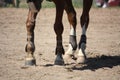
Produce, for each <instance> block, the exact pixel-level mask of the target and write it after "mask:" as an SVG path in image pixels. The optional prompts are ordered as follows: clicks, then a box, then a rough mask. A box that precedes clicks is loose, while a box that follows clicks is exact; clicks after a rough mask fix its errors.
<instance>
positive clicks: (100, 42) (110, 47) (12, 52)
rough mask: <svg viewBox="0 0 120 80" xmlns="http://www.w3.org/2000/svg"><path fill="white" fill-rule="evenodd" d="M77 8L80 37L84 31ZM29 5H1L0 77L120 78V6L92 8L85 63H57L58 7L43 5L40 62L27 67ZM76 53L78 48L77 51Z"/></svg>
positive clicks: (4, 79) (39, 20) (26, 79)
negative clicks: (55, 63)
mask: <svg viewBox="0 0 120 80" xmlns="http://www.w3.org/2000/svg"><path fill="white" fill-rule="evenodd" d="M76 11H77V20H78V21H77V23H78V24H77V41H79V38H80V35H81V27H80V24H79V22H80V21H79V16H80V15H81V11H82V9H76ZM27 13H28V9H16V8H0V80H120V8H106V9H101V8H99V9H98V8H92V9H91V11H90V24H89V28H88V30H87V37H88V38H87V49H86V54H87V57H88V63H86V64H84V65H73V64H70V65H66V66H56V65H54V60H55V55H54V54H55V46H56V40H55V37H56V36H55V33H54V30H53V24H54V19H55V9H54V8H53V9H42V10H41V11H40V13H39V14H38V17H37V21H36V28H35V44H36V51H35V57H36V60H37V66H33V67H24V61H25V60H24V59H25V56H26V53H25V50H24V48H25V45H26V27H25V22H26V18H27ZM63 24H64V33H63V44H64V48H65V51H66V50H67V49H68V43H69V41H68V40H69V29H70V28H69V26H70V25H69V23H68V20H67V15H66V13H64V17H63ZM76 54H77V51H76Z"/></svg>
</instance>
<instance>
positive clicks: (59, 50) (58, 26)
mask: <svg viewBox="0 0 120 80" xmlns="http://www.w3.org/2000/svg"><path fill="white" fill-rule="evenodd" d="M54 3H55V5H56V19H55V24H54V31H55V33H56V52H55V53H56V55H57V56H56V59H55V62H54V63H55V64H56V65H63V64H64V60H63V56H62V54H64V48H63V45H62V33H63V23H62V16H63V11H64V4H63V0H54Z"/></svg>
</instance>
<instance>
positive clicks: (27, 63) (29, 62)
mask: <svg viewBox="0 0 120 80" xmlns="http://www.w3.org/2000/svg"><path fill="white" fill-rule="evenodd" d="M25 65H26V66H35V65H36V60H35V59H32V60H26V61H25Z"/></svg>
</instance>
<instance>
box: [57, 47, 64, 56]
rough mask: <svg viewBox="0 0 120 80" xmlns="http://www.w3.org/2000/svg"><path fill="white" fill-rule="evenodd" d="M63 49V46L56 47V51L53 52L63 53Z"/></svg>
mask: <svg viewBox="0 0 120 80" xmlns="http://www.w3.org/2000/svg"><path fill="white" fill-rule="evenodd" d="M64 53H65V51H64V48H63V47H57V48H56V51H55V54H56V55H57V54H64Z"/></svg>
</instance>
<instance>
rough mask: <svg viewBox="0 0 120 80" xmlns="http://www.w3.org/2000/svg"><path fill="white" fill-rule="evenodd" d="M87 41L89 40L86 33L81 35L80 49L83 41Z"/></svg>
mask: <svg viewBox="0 0 120 80" xmlns="http://www.w3.org/2000/svg"><path fill="white" fill-rule="evenodd" d="M86 41H87V37H86V35H81V40H80V43H79V49H80V46H81V43H85V44H86Z"/></svg>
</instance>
